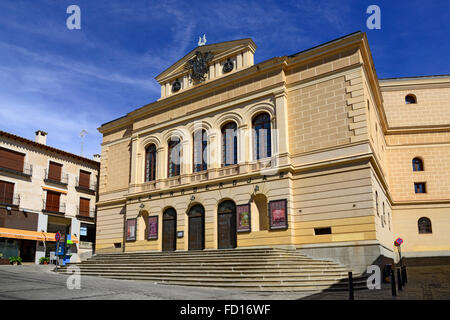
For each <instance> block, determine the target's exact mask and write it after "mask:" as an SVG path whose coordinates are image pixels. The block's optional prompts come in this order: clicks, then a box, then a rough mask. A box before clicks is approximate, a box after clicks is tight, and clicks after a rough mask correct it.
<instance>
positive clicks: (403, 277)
mask: <svg viewBox="0 0 450 320" xmlns="http://www.w3.org/2000/svg"><path fill="white" fill-rule="evenodd" d="M402 279H403V286H405V283H408V276H407V274H406V266H404V267H403V268H402Z"/></svg>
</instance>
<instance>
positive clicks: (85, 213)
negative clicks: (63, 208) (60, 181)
mask: <svg viewBox="0 0 450 320" xmlns="http://www.w3.org/2000/svg"><path fill="white" fill-rule="evenodd" d="M77 215H79V216H81V217H87V218H94V217H95V210H89V211H88V210H81V209H80V206H77Z"/></svg>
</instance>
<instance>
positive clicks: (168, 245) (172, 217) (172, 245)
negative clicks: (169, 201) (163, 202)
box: [162, 209, 177, 251]
mask: <svg viewBox="0 0 450 320" xmlns="http://www.w3.org/2000/svg"><path fill="white" fill-rule="evenodd" d="M176 229H177V212H176V211H175V209H167V210H166V211H165V212H164V214H163V235H162V250H163V251H175V250H176V245H177V241H176V240H177V238H176Z"/></svg>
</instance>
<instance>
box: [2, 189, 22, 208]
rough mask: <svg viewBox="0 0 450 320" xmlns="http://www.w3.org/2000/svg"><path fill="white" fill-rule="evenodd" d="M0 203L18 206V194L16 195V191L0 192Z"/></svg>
mask: <svg viewBox="0 0 450 320" xmlns="http://www.w3.org/2000/svg"><path fill="white" fill-rule="evenodd" d="M0 204H2V205H10V206H19V205H20V195H18V194H17V193H11V192H2V193H0Z"/></svg>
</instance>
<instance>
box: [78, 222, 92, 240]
mask: <svg viewBox="0 0 450 320" xmlns="http://www.w3.org/2000/svg"><path fill="white" fill-rule="evenodd" d="M80 241H85V242H95V225H94V224H89V223H82V224H81V225H80Z"/></svg>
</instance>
